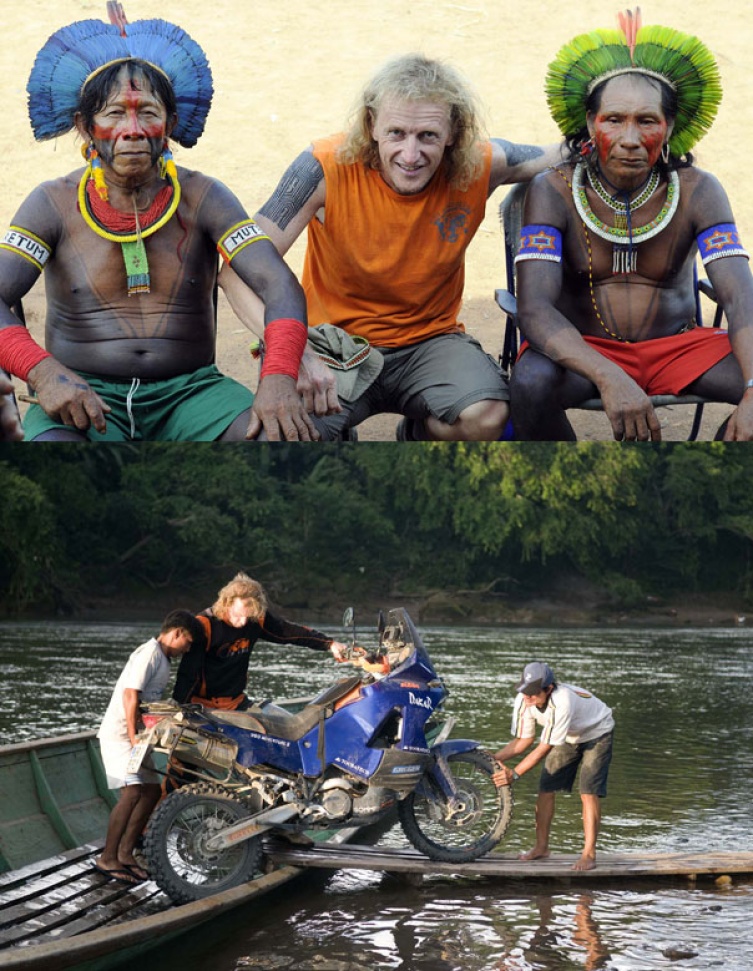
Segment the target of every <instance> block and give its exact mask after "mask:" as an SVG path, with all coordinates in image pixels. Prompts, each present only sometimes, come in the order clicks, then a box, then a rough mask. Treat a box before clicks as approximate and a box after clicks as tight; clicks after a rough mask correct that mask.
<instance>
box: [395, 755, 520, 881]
mask: <svg viewBox="0 0 753 971" xmlns="http://www.w3.org/2000/svg"><path fill="white" fill-rule="evenodd" d="M448 763H449V766H450V770H451V772H452V776H453V779H454V780H455V785H456V787H457V801H456V805H455V806H454V807H450V806H449V805H448V803H447V800H446V799H445V796H444V794H443V793H442V792H441V791H440V789H439V787H438V786H437V784H436V782H434V781H433V780H432V779H431V777H430V776H426V777H425V778H424V779H423V781H422V783H421V784H420V785H419V787H418V788H417V789H415V790H414V791H413V792H411V793H410V794H409V795H408V796H406V797H405V799H403V800H401V801H400V802H399V803H398V806H397V809H398V817H399V819H400V824H401V826H402V827H403V832H404V833H405V835H406V836H407V837H408V839H409V840H410V842H411V843H412V844H413V846H415V848H416V849H417V850H419V852H421V853H424V854H425V855H426V856H428V857H429V859H431V860H438V861H442V862H447V863H468V862H470V861H471V860H476V859H478V858H479V857H480V856H483V855H484V854H485V853H488V852H489V850H491V849H493V848H494V847H495V846H496V845H497V843H499V841H500V840H501V839H502V837H503V836H504V835H505V832H506V831H507V827H508V826H509V825H510V820H511V818H512V808H513V797H512V789H511V787H510V786H500V787H499V788H497V787H496V786H495V785H494V782H493V781H492V774H493V773H494V772H495V771H496V768H497V766H496V763H495V762H494V760H493V759H492V758H491V756H490V755H488V754H486V753H485V752H482V751H480V750H478V749H473V750H472V751H470V752H459V753H457V754H456V755H451V756H449V758H448Z"/></svg>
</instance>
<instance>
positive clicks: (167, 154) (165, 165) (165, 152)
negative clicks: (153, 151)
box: [159, 142, 178, 179]
mask: <svg viewBox="0 0 753 971" xmlns="http://www.w3.org/2000/svg"><path fill="white" fill-rule="evenodd" d="M159 174H160V176H161V177H162V178H163V179H164V178H165V176H168V177H169V178H171V179H177V178H178V170H177V169H176V168H175V161H174V160H173V153H172V152H171V151H170V146H169V145H168V144H167V142H165V147H164V148H163V149H162V155H161V156H160V160H159Z"/></svg>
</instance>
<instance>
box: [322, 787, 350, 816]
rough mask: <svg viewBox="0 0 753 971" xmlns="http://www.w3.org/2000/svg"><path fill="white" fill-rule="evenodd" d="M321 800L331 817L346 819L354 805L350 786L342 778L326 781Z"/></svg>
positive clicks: (325, 810)
mask: <svg viewBox="0 0 753 971" xmlns="http://www.w3.org/2000/svg"><path fill="white" fill-rule="evenodd" d="M319 802H320V804H321V807H322V809H323V810H324V812H325V813H326V814H327V816H328V817H329V818H330V819H332V820H340V819H345V818H346V817H347V816H348V815H349V814H350V812H351V809H352V807H353V799H352V798H351V794H350V786H349V785H348V783H347V782H345V781H344V780H342V779H331V780H329V781H328V782H325V783H324V785H323V786H322V794H321V797H320V799H319Z"/></svg>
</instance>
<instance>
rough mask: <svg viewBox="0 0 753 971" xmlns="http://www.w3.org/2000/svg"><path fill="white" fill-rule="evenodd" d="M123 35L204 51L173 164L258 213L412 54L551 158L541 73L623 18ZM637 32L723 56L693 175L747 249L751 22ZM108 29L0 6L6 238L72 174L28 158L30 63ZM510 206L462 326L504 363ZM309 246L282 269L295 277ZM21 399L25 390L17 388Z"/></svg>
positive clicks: (157, 9) (686, 5) (424, 7)
mask: <svg viewBox="0 0 753 971" xmlns="http://www.w3.org/2000/svg"><path fill="white" fill-rule="evenodd" d="M124 6H125V9H126V14H127V16H128V17H129V19H130V20H137V19H141V18H146V17H151V16H162V17H164V18H165V19H168V20H170V21H172V22H174V23H177V24H179V25H180V26H182V27H183V28H184V29H186V30H187V31H188V32H189V33H190V34H191V35H192V36H193V37H194V38H195V39H196V40H197V41H198V42H199V43H200V44H201V45H202V46H203V48H204V49H205V51H206V53H207V55H208V57H209V60H210V63H211V65H212V69H213V73H214V80H215V89H216V94H215V100H214V105H213V108H212V111H211V113H210V115H209V120H208V124H207V129H206V131H205V133H204V136H203V137H202V139H201V140H200V142H199V144H198V145H197V146H196V147H195V148H193V149H191V150H185V149H180V148H179V149H178V150H177V152H176V156H177V158H178V161H179V162H180V164H183V165H186V166H189V167H191V168H196V169H200V170H202V171H204V172H207V173H209V174H211V175H213V176H215V177H217V178H219V179H221V180H223V181H224V182H226V183H227V184H228V185H229V186H230V187H231V188H232V189H233V190H234V191H235V192H236V193H237V195H238V196H239V197H240V198H241V200H242V201H243V202H244V204H245V205H246V206H247V208H248V210H249V212H254V211H255V210H256V209H257V208H258V207H259V205H261V203H263V202H264V200H265V199H266V198H267V196H268V195H269V193H270V192H271V191H272V189H273V188H274V186H275V185H276V183H277V180H278V179H279V177H280V175H281V174H282V172H283V171H284V169H285V168H286V166H287V165H288V164H289V162H290V161H292V159H293V158H294V157H295V156H296V155H297V154H298V152H299V151H301V150H302V149H303V148H305V146H306V145H307V144H309V143H310V141H311V140H312V139H314V138H316V137H319V136H321V135H325V134H328V133H331V132H335V131H338V130H340V129H341V128H342V127H343V125H344V122H345V118H346V117H347V113H348V110H349V107H350V104H351V102H352V100H353V98H354V97H355V95H356V93H357V92H358V90H359V88H360V87H361V85H362V83H363V82H364V80H365V79H366V78H367V77H368V76H369V75H370V74H371V73H372V72H373V70H374V69H375V68H376V67H378V66H379V65H380V64H381V63H382V62H383V61H384V60H386V59H387V58H389V57H391V56H393V55H394V54H397V53H401V52H406V51H411V50H416V51H422V52H423V53H425V54H427V55H429V56H432V57H439V58H442V59H445V60H449V61H451V62H452V63H453V64H455V65H456V66H457V67H458V68H460V69H461V70H462V71H463V72H464V73H465V74H466V75H467V76H468V78H469V79H470V81H471V82H472V84H473V85H474V87H475V88H476V90H477V91H478V93H479V95H480V97H481V100H482V102H483V104H484V106H485V112H486V118H485V121H486V127H487V130H488V133H489V134H490V135H492V136H499V137H504V138H508V139H510V140H513V141H520V142H531V143H539V144H542V143H547V142H552V141H555V140H557V139H558V133H557V130H556V128H555V126H554V123H553V122H552V120H551V118H550V117H549V113H548V110H547V107H546V103H545V100H544V95H543V78H544V75H545V72H546V66H547V64H548V62H549V61H550V60H551V58H552V57H553V56H554V54H555V53H556V51H557V50H558V48H559V47H560V46H561V45H562V43H564V42H565V41H567V40H569V39H570V38H571V37H572V36H573V35H574V34H576V33H580V32H582V31H587V30H590V29H593V28H596V27H612V26H615V24H616V11H617V9H618V7H617V6H616V5H613V4H610V3H604V2H596V0H579V3H578V4H577V5H573V4H568V3H562V2H556V3H555V2H553V0H539V2H528V3H521V4H515V3H511V2H505V0H460V2H457V3H449V2H440V0H379V2H375V0H320V2H319V3H312V2H311V0H308V2H304V0H254V2H253V3H249V2H248V0H226V2H225V3H222V4H216V5H214V6H211V5H209V4H207V3H206V2H199V0H171V3H170V4H169V5H168V6H166V7H163V6H161V5H155V4H154V3H150V2H147V0H125V2H124ZM643 12H644V20H645V22H646V23H659V24H664V25H667V26H672V27H676V28H678V29H681V30H684V31H687V32H690V33H695V34H698V35H699V36H701V37H702V38H703V39H704V41H705V42H706V43H707V44H708V45H709V47H710V48H711V49H712V51H713V52H714V54H715V55H716V57H717V59H718V62H719V66H720V70H721V74H722V79H723V85H724V92H725V94H724V100H723V102H722V105H721V108H720V112H719V116H718V118H717V121H716V123H715V125H714V127H713V129H712V131H711V132H710V133H709V135H708V136H707V137H706V138H705V139H704V140H703V142H701V144H700V145H699V147H698V149H697V152H696V155H697V162H698V164H699V165H700V166H701V167H702V168H706V169H709V170H711V171H713V172H714V173H715V174H716V175H717V176H718V177H719V179H720V180H721V182H722V184H723V185H724V186H725V187H726V189H727V192H728V194H729V196H730V199H731V202H732V206H733V210H734V211H735V214H736V218H737V223H738V225H739V227H740V230H741V232H742V235H743V239H744V240H747V242H748V245H749V246H753V181H752V180H751V179H750V177H749V175H748V173H749V164H748V163H749V158H750V153H751V134H750V120H751V119H750V107H749V92H750V90H751V73H750V67H749V63H750V53H749V51H750V45H751V41H753V6H752V5H751V4H749V3H748V2H747V0H730V2H729V3H727V4H725V5H724V10H723V11H722V9H721V8H712V7H710V6H709V5H708V3H702V2H701V0H656V2H654V3H652V4H651V5H650V6H644V8H643ZM88 18H101V19H104V18H105V3H104V0H102V2H96V3H86V2H80V0H58V2H57V3H55V4H50V3H48V2H47V0H23V2H22V0H3V3H2V7H1V8H0V25H1V26H2V30H0V57H1V59H2V64H3V68H4V73H3V78H2V100H3V105H4V123H3V126H2V128H3V131H2V136H0V145H1V146H2V157H3V159H4V166H3V178H2V182H1V183H0V225H2V226H7V225H8V223H9V222H10V221H11V218H12V216H13V213H14V212H15V210H16V208H17V206H18V205H19V203H20V202H21V200H22V199H23V198H24V197H25V196H26V194H27V193H28V192H29V191H30V190H31V189H32V188H33V187H34V186H35V185H36V184H37V183H39V182H41V181H43V180H44V179H49V178H54V177H55V176H58V175H62V174H64V173H65V172H68V171H70V170H71V169H73V168H75V167H77V165H78V164H79V159H80V155H79V144H78V143H77V142H76V140H75V139H74V137H73V136H72V135H70V136H65V137H63V138H60V139H58V140H56V141H53V142H46V143H42V144H38V143H35V142H34V139H33V137H32V133H31V128H30V125H29V121H28V117H27V113H26V93H25V85H26V80H27V78H28V74H29V70H30V68H31V65H32V63H33V60H34V56H35V54H36V52H37V50H38V49H39V48H40V47H41V46H42V44H43V43H44V41H45V40H46V39H47V37H48V36H49V34H50V33H52V32H53V31H54V30H56V29H57V28H59V27H61V26H63V25H66V24H68V23H71V22H73V21H75V20H83V19H88ZM503 197H504V190H498V191H497V192H496V193H495V194H494V195H493V196H492V198H491V199H490V200H489V204H488V209H487V217H486V220H485V222H484V224H483V225H482V227H481V229H480V231H479V233H478V234H477V236H476V239H475V240H474V242H473V244H472V245H471V247H470V249H469V253H468V268H467V282H466V301H465V306H464V311H463V318H462V319H463V320H464V322H465V324H466V327H467V329H468V331H469V332H470V333H472V334H474V335H476V336H477V337H478V338H479V339H480V340H481V341H482V343H483V344H484V345H485V346H486V348H487V349H488V350H489V351H491V352H493V353H497V352H498V350H499V347H500V344H501V339H502V321H503V318H502V315H501V313H500V311H499V310H498V309H497V307H496V305H495V303H494V290H495V288H497V287H499V286H502V285H504V270H503V261H502V240H501V235H500V230H499V222H498V218H497V212H498V208H499V204H500V202H501V200H502V198H503ZM303 245H304V244H303V241H302V240H299V242H298V243H297V244H296V246H295V247H294V248H293V249H292V250H291V252H290V253H289V255H288V260H289V263H290V265H291V266H292V268H293V269H294V270H295V271H296V272H300V268H301V263H302V255H303ZM26 306H27V312H28V316H29V323H30V326H31V329H32V331H33V333H34V334H35V336H36V337H37V339H39V340H42V339H43V327H44V293H43V283H42V282H40V284H38V285H37V286H36V287H35V288H34V290H33V291H32V292H31V293H30V294H29V296H28V297H27V300H26ZM217 357H218V363H219V365H220V367H221V368H222V369H223V370H224V371H226V372H227V373H229V374H231V375H233V376H234V377H237V378H239V379H240V380H244V381H247V382H249V383H251V384H252V385H253V383H254V381H255V371H256V366H255V365H253V364H252V362H251V361H250V358H249V356H248V335H247V332H246V331H245V330H244V328H243V326H242V325H241V324H239V322H238V321H237V319H236V318H235V317H234V316H233V314H232V313H231V312H230V311H229V309H228V307H227V305H226V304H225V303H224V302H223V304H222V306H221V308H220V319H219V337H218V355H217ZM19 388H20V385H19ZM729 411H730V409H729V407H723V408H720V407H718V406H714V407H711V408H707V417H706V418H705V419H704V425H703V428H702V432H701V437H703V438H709V437H712V435H713V431H714V428H715V427H716V425H717V424H718V423H719V421H720V420H721V418H723V417H724V416H725V415H726V414H727V413H728V412H729ZM690 412H691V409H689V408H674V409H671V410H670V409H663V410H662V418H663V420H664V422H665V438H666V439H668V440H673V439H682V438H683V437H685V429H686V427H687V424H688V421H689V416H690ZM395 421H396V419H395V418H394V417H393V416H384V417H381V418H375V419H371V420H370V421H369V422H367V423H365V424H364V425H363V426H361V434H360V437H361V440H388V439H390V438H392V437H393V431H394V425H395ZM576 424H577V427H578V430H579V434H580V436H581V437H582V438H604V437H608V426H607V423H606V419H604V417H603V415H596V416H591V415H589V416H583V415H581V416H579V417H577V418H576Z"/></svg>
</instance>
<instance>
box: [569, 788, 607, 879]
mask: <svg viewBox="0 0 753 971" xmlns="http://www.w3.org/2000/svg"><path fill="white" fill-rule="evenodd" d="M580 799H581V802H582V804H583V835H584V843H583V852H582V853H581V857H580V859H579V860H578V862H577V863H575V864H574V865H573V870H593V868H594V867H595V866H596V840H597V838H598V836H599V826H600V825H601V799H599V797H598V796H585V795H582V794H581V797H580Z"/></svg>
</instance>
